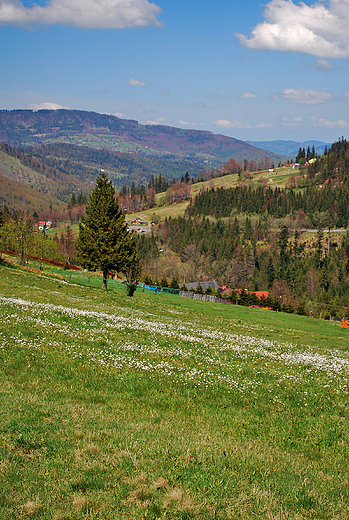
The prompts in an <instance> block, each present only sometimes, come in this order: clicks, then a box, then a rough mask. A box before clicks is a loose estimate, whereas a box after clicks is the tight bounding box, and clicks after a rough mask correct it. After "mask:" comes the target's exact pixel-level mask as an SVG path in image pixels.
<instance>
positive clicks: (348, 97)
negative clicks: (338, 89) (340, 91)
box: [344, 91, 349, 101]
mask: <svg viewBox="0 0 349 520" xmlns="http://www.w3.org/2000/svg"><path fill="white" fill-rule="evenodd" d="M344 99H346V100H347V101H349V91H348V92H346V93H345V94H344Z"/></svg>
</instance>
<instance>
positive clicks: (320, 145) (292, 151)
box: [246, 141, 331, 159]
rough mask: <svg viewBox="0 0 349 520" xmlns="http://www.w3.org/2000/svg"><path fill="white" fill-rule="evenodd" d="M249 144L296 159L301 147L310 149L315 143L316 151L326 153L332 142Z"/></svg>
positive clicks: (258, 142) (265, 142) (263, 142)
mask: <svg viewBox="0 0 349 520" xmlns="http://www.w3.org/2000/svg"><path fill="white" fill-rule="evenodd" d="M246 142H247V143H248V144H251V145H252V146H256V147H257V148H263V149H265V150H269V151H270V152H273V153H275V154H276V155H281V156H284V157H287V158H291V159H294V158H295V157H296V155H297V154H298V151H299V148H305V151H307V148H308V146H309V148H310V150H311V149H312V146H313V145H314V147H315V151H316V152H317V153H318V154H319V155H321V154H323V153H324V150H325V146H327V147H328V148H329V147H330V146H331V144H330V143H324V142H323V141H303V142H300V141H299V142H298V141H246Z"/></svg>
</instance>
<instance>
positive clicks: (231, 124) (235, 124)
mask: <svg viewBox="0 0 349 520" xmlns="http://www.w3.org/2000/svg"><path fill="white" fill-rule="evenodd" d="M213 124H214V125H216V126H220V127H222V128H252V126H251V125H247V124H246V123H240V121H228V120H227V119H217V120H216V121H213Z"/></svg>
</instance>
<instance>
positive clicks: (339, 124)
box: [309, 116, 348, 128]
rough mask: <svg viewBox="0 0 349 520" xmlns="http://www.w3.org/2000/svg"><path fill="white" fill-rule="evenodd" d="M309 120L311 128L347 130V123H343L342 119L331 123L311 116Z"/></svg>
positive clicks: (322, 118)
mask: <svg viewBox="0 0 349 520" xmlns="http://www.w3.org/2000/svg"><path fill="white" fill-rule="evenodd" d="M309 120H310V122H311V124H312V125H313V126H322V127H326V128H336V127H340V128H347V127H348V123H347V122H346V121H343V119H338V120H337V121H331V120H330V119H326V118H324V117H316V116H312V117H309Z"/></svg>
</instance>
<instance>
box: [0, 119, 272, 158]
mask: <svg viewBox="0 0 349 520" xmlns="http://www.w3.org/2000/svg"><path fill="white" fill-rule="evenodd" d="M0 141H3V142H6V143H8V144H11V145H13V146H16V147H18V146H25V145H31V146H33V145H38V144H45V143H53V142H65V143H71V144H77V145H86V146H90V147H94V148H104V149H107V150H113V151H118V152H129V153H130V152H134V153H137V154H145V155H154V156H165V157H167V158H171V159H176V158H177V159H179V158H181V159H188V160H190V159H194V160H195V161H198V162H199V163H200V164H201V165H205V164H208V165H213V166H218V165H220V163H221V162H222V161H224V160H226V159H229V158H231V157H234V158H235V159H236V160H238V161H243V160H244V159H248V160H255V161H256V160H259V159H260V158H261V157H269V158H270V160H272V161H278V160H279V159H280V158H279V157H278V156H277V155H275V154H273V153H271V152H266V151H265V150H261V149H258V148H256V147H255V146H252V145H250V144H247V143H245V142H243V141H239V140H237V139H234V138H231V137H226V136H223V135H218V134H212V133H211V132H206V131H199V130H184V129H180V128H174V127H170V126H161V125H145V126H144V125H140V124H139V123H138V122H137V121H132V120H126V119H120V118H118V117H116V116H112V115H106V114H97V113H95V112H84V111H80V110H39V111H37V112H34V111H31V110H13V111H6V110H2V111H0Z"/></svg>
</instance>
